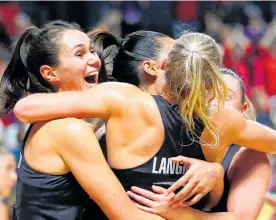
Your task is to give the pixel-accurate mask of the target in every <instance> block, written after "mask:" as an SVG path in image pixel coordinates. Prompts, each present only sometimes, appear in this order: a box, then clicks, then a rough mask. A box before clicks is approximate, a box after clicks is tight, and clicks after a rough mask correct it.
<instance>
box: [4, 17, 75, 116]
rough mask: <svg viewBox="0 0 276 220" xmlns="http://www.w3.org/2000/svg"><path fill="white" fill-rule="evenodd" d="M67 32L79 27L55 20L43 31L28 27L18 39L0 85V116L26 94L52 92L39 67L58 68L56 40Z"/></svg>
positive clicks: (58, 43)
mask: <svg viewBox="0 0 276 220" xmlns="http://www.w3.org/2000/svg"><path fill="white" fill-rule="evenodd" d="M66 30H80V27H79V26H78V25H76V24H72V23H68V22H64V21H59V20H57V21H51V22H49V23H46V24H45V26H44V27H43V28H42V29H39V28H36V27H31V28H29V29H27V30H26V31H25V32H24V33H23V34H22V35H21V37H20V38H19V40H18V41H17V43H16V45H15V48H14V51H13V54H12V57H11V59H10V61H9V63H8V66H7V68H6V70H5V71H4V74H3V76H2V79H1V82H0V98H1V100H0V101H1V110H0V114H7V113H9V112H10V111H11V110H12V109H13V107H14V105H15V104H16V102H17V101H18V100H19V99H20V98H22V97H23V96H24V95H25V94H26V93H36V92H40V93H41V92H43V93H45V92H47V93H48V92H53V91H54V90H53V88H52V86H51V84H50V83H49V82H48V81H47V80H45V79H44V78H43V76H42V75H41V73H40V67H41V66H42V65H49V66H56V65H58V64H59V60H58V52H59V50H60V41H59V40H60V37H61V34H62V33H63V32H64V31H66Z"/></svg>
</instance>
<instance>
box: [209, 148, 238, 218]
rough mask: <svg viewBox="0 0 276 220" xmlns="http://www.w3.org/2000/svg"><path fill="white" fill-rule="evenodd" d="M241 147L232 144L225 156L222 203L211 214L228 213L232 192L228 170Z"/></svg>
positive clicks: (223, 162)
mask: <svg viewBox="0 0 276 220" xmlns="http://www.w3.org/2000/svg"><path fill="white" fill-rule="evenodd" d="M240 148H241V147H240V146H238V145H235V144H232V145H231V146H230V147H229V149H228V151H227V153H226V154H225V156H224V158H223V161H222V166H223V168H224V191H223V194H222V197H221V199H220V201H219V202H218V204H217V205H216V206H215V207H214V208H212V209H211V211H210V212H211V213H213V212H227V200H228V195H229V191H230V182H229V179H228V177H227V174H228V170H229V167H230V164H231V162H232V160H233V158H234V156H235V155H236V153H237V152H238V151H239V150H240Z"/></svg>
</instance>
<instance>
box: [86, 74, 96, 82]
mask: <svg viewBox="0 0 276 220" xmlns="http://www.w3.org/2000/svg"><path fill="white" fill-rule="evenodd" d="M84 80H85V82H87V83H97V74H93V75H89V76H85V77H84Z"/></svg>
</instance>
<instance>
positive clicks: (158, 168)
mask: <svg viewBox="0 0 276 220" xmlns="http://www.w3.org/2000/svg"><path fill="white" fill-rule="evenodd" d="M187 169H188V168H187V167H186V166H185V165H184V164H179V163H174V162H173V161H171V160H170V159H169V158H165V157H162V158H159V157H154V158H153V165H152V173H155V174H178V175H179V174H184V173H186V171H187Z"/></svg>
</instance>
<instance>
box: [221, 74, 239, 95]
mask: <svg viewBox="0 0 276 220" xmlns="http://www.w3.org/2000/svg"><path fill="white" fill-rule="evenodd" d="M223 79H224V81H225V83H226V85H227V87H228V88H229V89H231V90H232V91H233V92H240V85H239V81H238V80H237V79H236V78H234V77H233V76H230V75H223Z"/></svg>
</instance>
